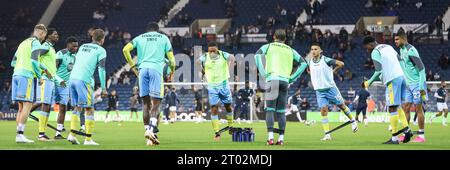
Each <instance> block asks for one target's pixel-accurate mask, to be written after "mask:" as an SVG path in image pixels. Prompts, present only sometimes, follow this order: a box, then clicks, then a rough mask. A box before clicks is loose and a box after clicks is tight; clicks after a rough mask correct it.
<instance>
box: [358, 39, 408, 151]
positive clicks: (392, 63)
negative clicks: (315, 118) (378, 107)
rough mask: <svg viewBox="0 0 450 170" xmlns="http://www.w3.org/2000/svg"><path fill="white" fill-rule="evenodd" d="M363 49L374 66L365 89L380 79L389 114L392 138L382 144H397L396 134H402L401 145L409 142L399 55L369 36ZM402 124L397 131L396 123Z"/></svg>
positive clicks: (365, 83) (404, 84)
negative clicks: (403, 105) (383, 87)
mask: <svg viewBox="0 0 450 170" xmlns="http://www.w3.org/2000/svg"><path fill="white" fill-rule="evenodd" d="M363 45H364V48H366V49H367V52H368V53H369V54H370V55H371V57H372V60H373V62H374V65H375V73H374V74H373V75H372V77H371V78H370V79H369V80H367V81H365V82H364V86H365V87H369V86H370V85H371V84H372V83H373V82H374V81H375V80H378V79H380V78H381V79H382V82H383V84H384V85H385V86H386V87H387V88H386V105H387V106H388V107H389V113H390V114H391V117H390V123H391V127H392V129H391V134H392V137H391V138H390V139H389V140H388V141H386V142H383V144H399V139H398V134H400V133H404V134H405V137H404V140H403V143H407V142H409V141H410V140H411V137H412V135H413V134H412V132H411V130H410V129H409V126H408V121H407V120H406V116H405V112H403V109H402V107H401V105H402V103H403V100H404V98H405V93H406V81H405V78H404V74H403V70H402V67H401V66H400V62H399V57H400V56H399V55H398V53H397V51H395V49H394V48H393V47H392V46H390V45H387V44H378V43H377V42H376V41H375V38H373V37H371V36H367V37H364V40H363ZM399 119H400V121H401V122H402V127H403V128H402V129H400V130H398V121H399Z"/></svg>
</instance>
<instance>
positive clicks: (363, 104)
mask: <svg viewBox="0 0 450 170" xmlns="http://www.w3.org/2000/svg"><path fill="white" fill-rule="evenodd" d="M369 97H370V93H369V91H367V88H366V87H365V85H364V82H363V83H361V90H359V91H358V95H357V96H356V98H355V100H353V102H354V103H356V101H358V105H357V107H356V116H355V119H356V121H357V122H359V120H358V119H359V114H360V113H361V112H362V115H363V122H364V125H365V126H367V125H369V122H368V121H367V115H366V112H367V100H368V99H369Z"/></svg>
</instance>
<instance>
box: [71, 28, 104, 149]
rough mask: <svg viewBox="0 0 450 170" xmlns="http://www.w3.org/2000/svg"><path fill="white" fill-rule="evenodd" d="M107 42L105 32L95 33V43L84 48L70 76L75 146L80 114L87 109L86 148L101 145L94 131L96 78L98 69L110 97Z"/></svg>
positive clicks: (101, 82)
mask: <svg viewBox="0 0 450 170" xmlns="http://www.w3.org/2000/svg"><path fill="white" fill-rule="evenodd" d="M104 41H105V32H104V31H103V30H102V29H96V30H95V31H94V32H93V34H92V42H91V43H86V44H83V45H81V47H80V49H79V50H78V52H77V54H76V55H75V64H74V66H73V69H72V73H71V74H70V78H69V79H70V80H69V81H70V95H71V104H72V105H73V106H74V107H75V108H74V110H73V112H72V117H71V121H70V129H71V133H70V134H69V136H68V137H67V140H68V141H69V142H71V143H72V144H79V142H78V140H77V138H76V137H75V133H73V132H72V131H73V130H77V125H78V121H79V116H80V113H81V111H82V110H83V109H85V114H86V115H85V118H86V138H85V140H84V145H99V144H98V143H96V142H95V141H94V140H93V139H92V132H93V131H94V122H95V120H94V108H93V104H94V98H95V96H94V92H93V91H94V87H93V85H92V83H93V79H94V78H93V76H94V72H95V69H96V68H97V69H98V76H99V79H100V85H101V89H102V95H103V96H106V95H107V93H108V92H107V91H106V83H105V78H106V71H105V63H106V50H105V49H104V48H103V47H102V46H101V45H103V43H104Z"/></svg>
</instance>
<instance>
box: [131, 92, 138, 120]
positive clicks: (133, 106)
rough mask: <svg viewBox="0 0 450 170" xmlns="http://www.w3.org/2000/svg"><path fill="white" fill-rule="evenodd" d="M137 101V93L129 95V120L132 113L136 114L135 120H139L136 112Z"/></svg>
mask: <svg viewBox="0 0 450 170" xmlns="http://www.w3.org/2000/svg"><path fill="white" fill-rule="evenodd" d="M138 103H139V95H138V94H133V96H131V97H130V120H132V119H133V113H135V114H136V120H139V116H138V113H137V105H138Z"/></svg>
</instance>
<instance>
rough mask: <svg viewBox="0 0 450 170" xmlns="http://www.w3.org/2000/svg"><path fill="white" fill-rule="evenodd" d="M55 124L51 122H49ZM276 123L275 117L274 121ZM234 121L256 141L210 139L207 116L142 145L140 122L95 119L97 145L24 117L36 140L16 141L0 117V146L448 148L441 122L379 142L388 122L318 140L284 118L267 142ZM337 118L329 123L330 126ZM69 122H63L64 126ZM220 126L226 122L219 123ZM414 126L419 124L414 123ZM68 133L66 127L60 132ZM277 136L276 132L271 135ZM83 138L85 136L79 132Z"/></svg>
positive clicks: (313, 131)
mask: <svg viewBox="0 0 450 170" xmlns="http://www.w3.org/2000/svg"><path fill="white" fill-rule="evenodd" d="M49 123H50V124H52V125H56V123H55V122H49ZM275 124H276V123H275ZM235 125H236V127H252V128H254V131H255V141H254V142H232V141H231V135H229V134H228V133H223V134H222V139H221V141H214V140H213V132H212V127H211V124H210V122H203V123H199V124H196V123H194V122H176V123H174V124H168V125H164V124H161V125H160V126H159V128H160V133H159V134H158V137H159V139H160V141H161V144H160V145H158V146H146V145H145V139H144V128H143V125H142V123H140V122H123V123H121V125H119V123H118V122H108V123H105V122H100V121H99V122H96V124H95V130H94V135H93V137H94V140H95V141H96V142H98V143H99V144H100V146H83V145H72V144H70V143H69V142H68V141H66V140H58V141H53V142H40V141H37V139H36V138H37V135H38V132H37V130H38V128H37V126H38V124H37V122H34V121H28V123H27V126H26V129H25V135H26V136H27V137H28V138H29V139H32V140H35V142H36V143H34V144H16V143H15V131H16V126H15V121H1V122H0V149H1V150H423V149H426V150H428V149H429V150H448V149H450V142H449V141H450V127H444V126H442V125H441V124H440V123H433V124H432V125H430V124H427V125H426V139H427V141H426V143H422V144H419V143H407V144H402V143H401V144H400V145H382V144H381V143H382V142H384V141H386V140H387V139H389V137H390V135H389V132H388V130H387V127H388V124H387V123H370V124H369V126H368V127H365V126H364V125H363V124H359V127H360V128H359V131H358V132H357V133H352V132H351V128H350V126H347V127H344V128H342V129H340V130H338V131H336V132H334V133H333V135H332V137H333V140H332V141H320V139H321V138H322V137H323V132H322V126H321V124H320V123H315V124H312V125H310V126H306V125H305V124H302V123H299V122H288V124H287V129H286V135H285V145H283V146H276V145H274V146H267V145H266V138H267V135H266V132H265V123H264V122H256V123H252V124H247V123H241V124H235ZM338 125H339V123H331V128H333V127H336V126H338ZM68 126H69V123H67V122H66V128H67V127H68ZM221 126H222V127H224V126H225V124H222V125H221ZM413 130H417V126H414V125H413ZM54 133H55V131H53V130H52V129H47V135H48V136H51V137H53V135H54ZM63 135H64V137H67V132H64V133H63ZM275 137H277V135H276V136H275ZM77 138H78V140H79V141H80V142H81V143H82V142H83V141H84V137H81V136H77Z"/></svg>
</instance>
